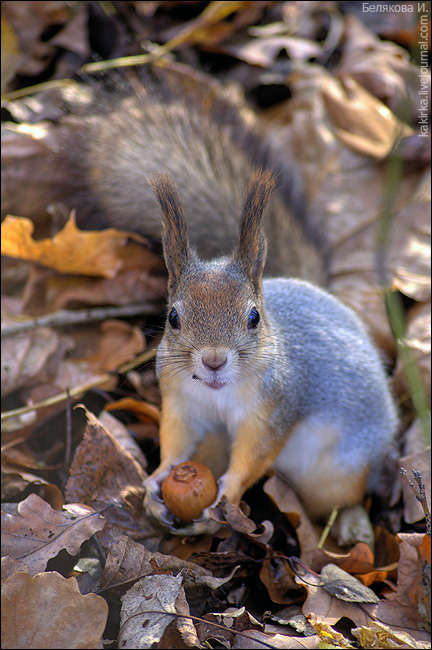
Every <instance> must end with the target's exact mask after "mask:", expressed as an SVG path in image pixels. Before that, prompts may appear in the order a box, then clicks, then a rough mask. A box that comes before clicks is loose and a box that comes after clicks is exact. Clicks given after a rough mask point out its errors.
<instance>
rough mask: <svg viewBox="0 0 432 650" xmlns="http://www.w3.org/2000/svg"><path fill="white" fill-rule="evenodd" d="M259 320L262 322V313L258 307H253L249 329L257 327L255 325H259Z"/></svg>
mask: <svg viewBox="0 0 432 650" xmlns="http://www.w3.org/2000/svg"><path fill="white" fill-rule="evenodd" d="M259 322H260V315H259V312H258V309H256V307H252V309H251V311H250V314H249V321H248V329H249V330H253V329H255V327H257V325H258V323H259Z"/></svg>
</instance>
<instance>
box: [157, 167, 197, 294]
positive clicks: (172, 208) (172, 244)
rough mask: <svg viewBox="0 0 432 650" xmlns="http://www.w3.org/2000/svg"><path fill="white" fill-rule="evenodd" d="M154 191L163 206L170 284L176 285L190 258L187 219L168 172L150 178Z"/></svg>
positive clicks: (163, 242)
mask: <svg viewBox="0 0 432 650" xmlns="http://www.w3.org/2000/svg"><path fill="white" fill-rule="evenodd" d="M148 183H149V184H150V186H151V188H152V189H153V192H154V194H155V196H156V199H157V200H158V202H159V205H160V206H161V208H162V222H163V226H164V227H163V235H162V244H163V252H164V258H165V263H166V265H167V269H168V273H169V282H170V285H171V286H173V285H175V284H176V283H177V282H178V280H179V278H180V275H181V274H182V272H183V270H184V268H185V266H186V264H187V262H188V260H189V258H190V247H189V240H188V234H187V226H186V219H185V215H184V212H183V208H182V207H181V205H180V201H179V197H178V193H177V189H176V187H175V185H174V183H173V181H172V179H171V177H170V176H168V174H165V173H162V174H159V175H158V176H154V177H153V178H151V179H149V181H148Z"/></svg>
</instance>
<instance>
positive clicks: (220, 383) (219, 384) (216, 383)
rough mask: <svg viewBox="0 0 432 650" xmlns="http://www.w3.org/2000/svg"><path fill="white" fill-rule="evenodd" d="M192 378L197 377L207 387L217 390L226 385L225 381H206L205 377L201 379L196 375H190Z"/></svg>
mask: <svg viewBox="0 0 432 650" xmlns="http://www.w3.org/2000/svg"><path fill="white" fill-rule="evenodd" d="M192 379H198V381H202V382H203V384H205V385H206V386H208V387H209V388H212V389H213V390H219V389H220V388H223V387H224V386H226V385H227V382H226V381H216V380H213V381H206V380H205V379H201V377H198V375H192Z"/></svg>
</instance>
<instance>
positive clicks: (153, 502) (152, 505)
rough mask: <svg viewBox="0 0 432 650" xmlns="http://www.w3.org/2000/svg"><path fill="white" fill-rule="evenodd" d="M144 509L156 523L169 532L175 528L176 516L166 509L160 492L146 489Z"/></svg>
mask: <svg viewBox="0 0 432 650" xmlns="http://www.w3.org/2000/svg"><path fill="white" fill-rule="evenodd" d="M144 508H145V511H146V513H147V515H148V516H149V517H150V519H152V520H154V521H155V522H156V523H158V524H162V526H164V527H165V528H168V530H171V527H173V526H174V516H173V515H172V514H171V513H170V511H169V510H168V508H167V507H166V505H165V503H164V502H163V500H162V497H161V496H160V492H159V491H158V490H151V489H149V488H148V487H146V493H145V496H144Z"/></svg>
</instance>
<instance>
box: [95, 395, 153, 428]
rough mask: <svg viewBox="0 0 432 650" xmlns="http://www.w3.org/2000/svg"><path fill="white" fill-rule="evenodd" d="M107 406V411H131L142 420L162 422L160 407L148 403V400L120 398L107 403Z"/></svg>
mask: <svg viewBox="0 0 432 650" xmlns="http://www.w3.org/2000/svg"><path fill="white" fill-rule="evenodd" d="M105 408H106V410H107V411H119V410H127V411H131V413H133V414H134V415H136V417H137V418H139V419H140V420H141V421H142V422H148V421H149V420H150V421H153V422H160V409H158V408H157V407H156V406H154V405H153V404H148V403H147V402H143V401H139V400H137V399H134V398H132V397H123V398H122V399H118V400H117V401H116V402H111V403H110V404H107V405H106V407H105Z"/></svg>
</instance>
